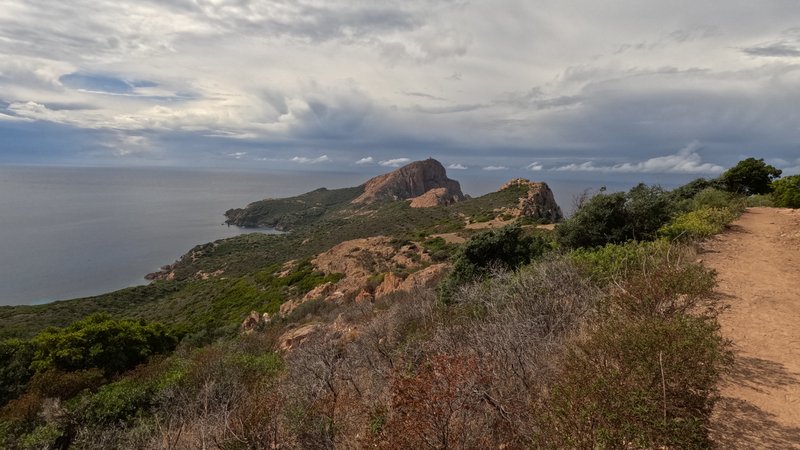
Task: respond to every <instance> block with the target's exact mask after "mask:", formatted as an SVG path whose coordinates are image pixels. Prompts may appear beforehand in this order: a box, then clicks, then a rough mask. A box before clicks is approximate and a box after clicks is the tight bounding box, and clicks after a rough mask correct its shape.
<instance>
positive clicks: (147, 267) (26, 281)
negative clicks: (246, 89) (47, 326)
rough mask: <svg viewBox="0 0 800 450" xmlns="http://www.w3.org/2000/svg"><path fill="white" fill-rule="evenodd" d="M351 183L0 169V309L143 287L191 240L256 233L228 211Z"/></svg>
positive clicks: (323, 178)
mask: <svg viewBox="0 0 800 450" xmlns="http://www.w3.org/2000/svg"><path fill="white" fill-rule="evenodd" d="M309 178H311V179H312V180H313V187H311V188H310V189H309V184H308V183H309ZM348 182H353V183H355V184H356V185H357V184H360V183H362V182H363V180H361V179H354V178H353V175H352V174H333V175H328V174H324V175H320V174H315V175H314V176H313V177H298V176H297V174H287V173H256V172H217V171H189V170H172V169H119V168H114V169H108V168H62V167H59V168H53V167H0V305H13V304H31V303H42V302H46V301H51V300H60V299H68V298H76V297H85V296H91V295H96V294H101V293H105V292H110V291H113V290H117V289H121V288H124V287H128V286H134V285H140V284H145V283H146V280H145V279H144V276H145V275H146V274H147V273H149V272H153V271H156V270H158V269H159V267H161V266H163V265H165V264H170V263H172V262H173V261H175V260H176V259H177V258H178V257H180V256H181V255H182V254H184V253H186V252H187V251H188V250H190V249H191V248H192V247H194V246H195V245H197V244H203V243H206V242H211V241H214V240H217V239H222V238H227V237H232V236H236V235H238V234H242V233H248V232H253V231H254V230H252V229H250V230H248V229H241V228H238V227H228V226H227V225H223V222H224V220H225V217H224V215H223V214H224V212H225V211H226V210H228V209H230V208H239V207H243V206H245V205H246V204H247V203H250V202H252V201H256V200H260V199H263V198H267V197H284V196H291V195H297V194H300V193H303V192H306V191H309V190H311V189H314V188H316V187H319V186H326V185H329V186H347V185H349V184H348ZM262 231H266V232H269V230H262Z"/></svg>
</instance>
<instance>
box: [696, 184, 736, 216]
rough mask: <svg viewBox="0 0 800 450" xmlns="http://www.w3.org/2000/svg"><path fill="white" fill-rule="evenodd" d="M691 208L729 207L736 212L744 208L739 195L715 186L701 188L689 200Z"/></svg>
mask: <svg viewBox="0 0 800 450" xmlns="http://www.w3.org/2000/svg"><path fill="white" fill-rule="evenodd" d="M691 207H692V210H698V209H703V208H718V209H723V208H730V209H733V210H735V211H737V212H742V211H743V210H744V202H743V201H742V198H741V197H740V196H737V195H735V194H733V193H731V192H727V191H723V190H720V189H716V188H708V189H703V190H702V191H700V192H698V193H697V194H696V195H695V196H694V197H693V198H692V201H691Z"/></svg>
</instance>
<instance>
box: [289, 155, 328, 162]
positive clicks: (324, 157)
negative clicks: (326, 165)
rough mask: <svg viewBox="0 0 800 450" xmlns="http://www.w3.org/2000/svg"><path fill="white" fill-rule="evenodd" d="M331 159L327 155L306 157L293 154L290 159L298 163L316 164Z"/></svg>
mask: <svg viewBox="0 0 800 450" xmlns="http://www.w3.org/2000/svg"><path fill="white" fill-rule="evenodd" d="M330 160H331V159H330V158H328V155H322V156H318V157H316V158H307V157H305V156H295V157H294V158H292V159H291V160H290V161H292V162H296V163H298V164H318V163H322V162H328V161H330Z"/></svg>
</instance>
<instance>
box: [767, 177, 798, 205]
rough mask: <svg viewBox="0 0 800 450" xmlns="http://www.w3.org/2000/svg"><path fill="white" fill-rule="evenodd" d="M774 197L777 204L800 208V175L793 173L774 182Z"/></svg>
mask: <svg viewBox="0 0 800 450" xmlns="http://www.w3.org/2000/svg"><path fill="white" fill-rule="evenodd" d="M772 189H773V191H772V199H773V202H775V206H778V207H782V208H800V175H792V176H790V177H786V178H782V179H780V180H775V181H773V182H772Z"/></svg>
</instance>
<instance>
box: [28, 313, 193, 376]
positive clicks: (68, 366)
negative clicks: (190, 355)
mask: <svg viewBox="0 0 800 450" xmlns="http://www.w3.org/2000/svg"><path fill="white" fill-rule="evenodd" d="M177 342H178V339H177V337H176V336H174V335H172V334H171V333H170V332H169V331H168V330H167V328H166V327H164V326H163V325H161V324H159V323H148V322H145V321H143V320H142V321H136V320H130V319H121V320H117V319H112V318H111V317H110V316H109V315H108V314H102V313H100V314H95V315H91V316H89V317H87V318H85V319H83V320H80V321H78V322H75V323H73V324H72V325H70V326H68V327H66V328H56V327H51V328H48V329H45V330H44V331H42V332H41V333H39V334H38V335H37V336H36V337H35V338H34V339H33V340H32V343H33V345H34V347H35V354H34V358H33V362H32V363H31V367H32V368H34V369H35V370H37V371H43V370H46V369H49V368H55V369H60V370H67V371H70V370H85V369H90V368H99V369H101V370H103V371H104V372H105V373H106V374H107V375H111V374H115V373H119V372H121V371H123V370H127V369H130V368H132V367H134V366H136V365H137V364H140V363H142V362H144V361H145V360H146V359H147V358H148V357H150V356H151V355H154V354H157V353H163V352H165V351H168V350H171V349H173V348H174V347H175V345H176V344H177Z"/></svg>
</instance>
